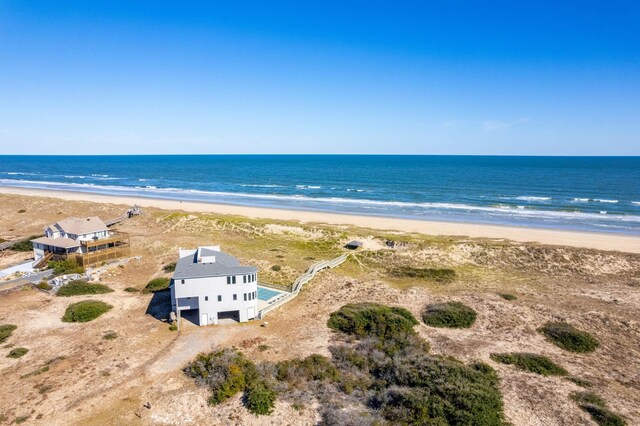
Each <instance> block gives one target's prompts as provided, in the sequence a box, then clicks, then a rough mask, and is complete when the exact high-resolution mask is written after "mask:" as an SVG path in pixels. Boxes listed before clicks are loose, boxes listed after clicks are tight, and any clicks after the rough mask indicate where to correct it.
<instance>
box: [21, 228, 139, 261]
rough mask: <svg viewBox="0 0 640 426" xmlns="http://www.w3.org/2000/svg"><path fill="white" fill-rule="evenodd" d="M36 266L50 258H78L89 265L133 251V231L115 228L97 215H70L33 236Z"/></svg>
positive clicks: (77, 259) (76, 259) (126, 254)
mask: <svg viewBox="0 0 640 426" xmlns="http://www.w3.org/2000/svg"><path fill="white" fill-rule="evenodd" d="M31 242H32V243H33V255H34V259H35V260H34V263H33V266H34V267H35V268H41V267H43V266H45V265H46V264H47V262H48V261H49V260H60V259H74V260H75V261H76V262H77V263H78V265H80V266H83V267H87V266H92V265H95V264H97V263H100V262H105V261H108V260H113V259H118V258H120V257H124V256H129V255H130V254H131V249H130V246H129V244H130V240H129V234H126V233H124V232H118V231H113V230H111V229H109V228H108V226H107V225H106V224H105V223H104V222H103V221H102V220H101V219H100V218H99V217H97V216H92V217H87V218H77V217H70V218H67V219H64V220H61V221H60V222H56V223H53V224H51V225H49V226H47V227H46V228H45V230H44V237H40V238H36V239H35V240H31Z"/></svg>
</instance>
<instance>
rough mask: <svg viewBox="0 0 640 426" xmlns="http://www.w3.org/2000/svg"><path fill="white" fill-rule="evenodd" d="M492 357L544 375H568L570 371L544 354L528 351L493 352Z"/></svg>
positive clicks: (500, 361) (502, 362)
mask: <svg viewBox="0 0 640 426" xmlns="http://www.w3.org/2000/svg"><path fill="white" fill-rule="evenodd" d="M491 359H492V360H494V361H495V362H499V363H501V364H508V365H514V366H516V367H517V368H518V369H520V370H524V371H529V372H531V373H536V374H542V375H543V376H566V375H568V374H569V373H568V372H567V370H565V369H564V368H562V367H560V366H559V365H558V364H556V363H554V362H553V361H551V360H550V359H549V358H547V357H546V356H543V355H537V354H531V353H526V352H514V353H503V354H491Z"/></svg>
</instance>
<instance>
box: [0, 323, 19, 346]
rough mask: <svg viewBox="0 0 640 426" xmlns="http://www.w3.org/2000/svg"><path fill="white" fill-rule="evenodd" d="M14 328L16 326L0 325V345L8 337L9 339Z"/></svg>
mask: <svg viewBox="0 0 640 426" xmlns="http://www.w3.org/2000/svg"><path fill="white" fill-rule="evenodd" d="M16 328H18V326H17V325H14V324H1V325H0V343H4V342H5V341H6V340H7V339H8V338H9V337H11V334H13V331H14V330H15V329H16Z"/></svg>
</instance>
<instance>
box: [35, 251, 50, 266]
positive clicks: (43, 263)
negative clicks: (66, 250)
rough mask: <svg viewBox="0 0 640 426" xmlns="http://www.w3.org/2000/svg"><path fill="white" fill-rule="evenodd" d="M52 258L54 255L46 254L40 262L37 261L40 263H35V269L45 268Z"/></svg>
mask: <svg viewBox="0 0 640 426" xmlns="http://www.w3.org/2000/svg"><path fill="white" fill-rule="evenodd" d="M52 257H53V253H51V252H50V251H48V252H46V253H45V254H44V256H42V257H41V258H40V260H38V261H37V262H38V263H34V265H33V268H34V269H40V268H44V267H45V266H47V264H48V263H49V261H50V260H51V258H52Z"/></svg>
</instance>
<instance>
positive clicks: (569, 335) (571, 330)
mask: <svg viewBox="0 0 640 426" xmlns="http://www.w3.org/2000/svg"><path fill="white" fill-rule="evenodd" d="M538 331H540V332H541V333H542V334H544V335H545V336H546V338H547V340H549V341H550V342H551V343H553V344H554V345H556V346H558V347H560V348H562V349H564V350H567V351H570V352H578V353H586V352H593V351H595V350H596V349H597V348H598V346H599V342H598V340H596V338H595V337H593V336H592V335H591V334H589V333H587V332H586V331H582V330H578V329H577V328H575V327H574V326H572V325H571V324H567V323H565V322H549V323H547V324H545V325H544V326H543V327H541V328H540V329H539V330H538Z"/></svg>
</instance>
